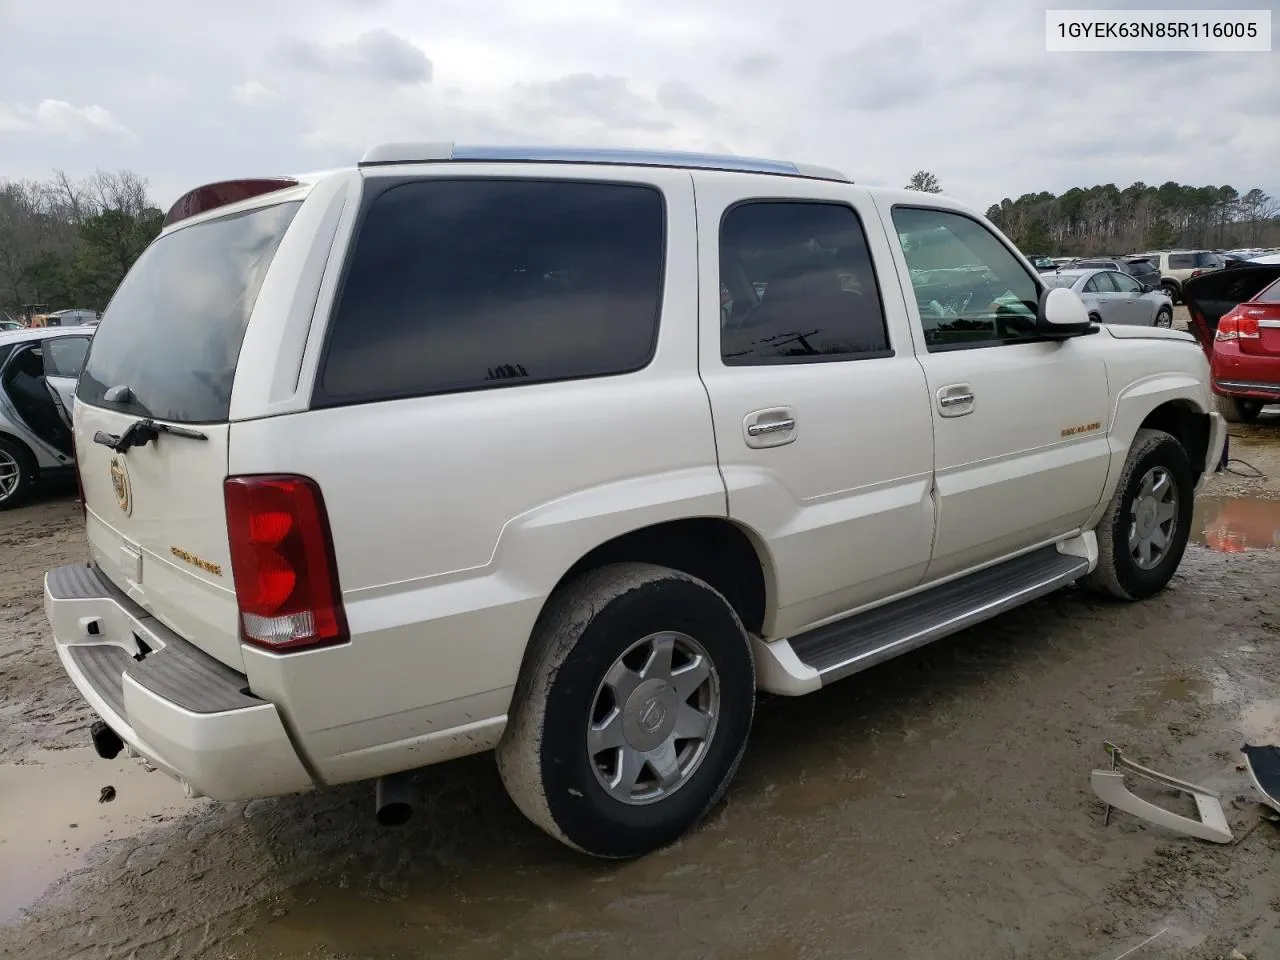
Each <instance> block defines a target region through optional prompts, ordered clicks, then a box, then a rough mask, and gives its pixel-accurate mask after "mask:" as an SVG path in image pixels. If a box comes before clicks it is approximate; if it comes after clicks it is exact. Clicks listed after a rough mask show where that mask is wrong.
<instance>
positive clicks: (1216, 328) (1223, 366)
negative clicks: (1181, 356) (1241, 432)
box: [1182, 264, 1280, 423]
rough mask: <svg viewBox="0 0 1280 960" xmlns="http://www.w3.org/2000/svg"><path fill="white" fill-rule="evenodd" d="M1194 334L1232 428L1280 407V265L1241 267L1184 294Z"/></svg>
mask: <svg viewBox="0 0 1280 960" xmlns="http://www.w3.org/2000/svg"><path fill="white" fill-rule="evenodd" d="M1182 294H1183V299H1184V300H1185V302H1186V304H1187V309H1188V311H1189V312H1190V314H1191V327H1190V329H1191V333H1192V335H1194V336H1195V338H1196V339H1197V340H1199V341H1200V345H1201V346H1202V347H1203V348H1204V350H1205V353H1207V354H1208V355H1209V366H1210V368H1211V370H1212V374H1213V381H1212V382H1213V391H1214V393H1216V394H1217V395H1218V410H1219V411H1220V412H1221V413H1222V416H1223V417H1224V418H1225V419H1227V420H1228V421H1230V422H1232V423H1248V422H1250V421H1252V420H1256V419H1257V418H1258V414H1260V413H1261V412H1262V408H1263V407H1264V406H1266V405H1267V404H1270V403H1280V264H1241V265H1240V266H1238V267H1235V268H1231V269H1225V270H1218V271H1215V272H1214V273H1210V274H1205V275H1202V276H1199V277H1195V278H1193V279H1191V280H1188V281H1187V282H1186V283H1185V284H1184V285H1183V288H1182Z"/></svg>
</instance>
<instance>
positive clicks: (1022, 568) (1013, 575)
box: [791, 546, 1089, 685]
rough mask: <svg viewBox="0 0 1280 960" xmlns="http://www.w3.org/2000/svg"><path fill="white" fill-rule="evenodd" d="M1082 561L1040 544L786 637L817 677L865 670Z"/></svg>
mask: <svg viewBox="0 0 1280 960" xmlns="http://www.w3.org/2000/svg"><path fill="white" fill-rule="evenodd" d="M1088 570H1089V561H1088V560H1085V559H1084V558H1083V557H1073V556H1068V555H1066V554H1062V553H1059V552H1058V549H1057V547H1053V546H1049V547H1042V548H1041V549H1039V550H1036V551H1033V552H1032V553H1028V554H1024V555H1023V556H1021V557H1015V558H1014V559H1013V560H1008V561H1005V562H1004V563H1000V564H997V565H996V566H994V567H988V568H987V569H985V570H979V571H978V572H977V573H971V574H969V575H968V576H965V577H960V578H959V579H957V580H952V581H949V582H948V583H944V584H943V585H942V586H940V587H935V588H933V589H931V590H926V591H924V592H923V593H916V594H913V595H911V596H909V597H904V598H902V599H901V600H895V601H894V602H893V603H888V604H885V605H884V606H882V607H876V608H875V609H873V610H868V611H867V612H866V613H860V614H856V615H855V616H852V617H848V618H847V619H844V620H838V621H836V622H835V623H829V624H827V625H826V626H822V627H818V628H817V629H814V630H809V631H807V632H805V633H802V634H798V635H797V636H794V637H792V638H791V648H792V649H793V650H794V651H795V654H796V656H797V657H799V658H800V661H801V662H802V663H804V664H805V665H806V666H808V667H810V668H812V669H814V670H816V671H817V672H818V674H819V675H820V676H821V677H822V682H823V684H824V685H825V684H828V683H832V682H834V681H836V680H840V679H842V678H844V677H847V676H849V675H850V674H854V673H857V672H858V671H860V670H866V669H867V668H868V667H873V666H875V665H876V664H877V663H881V662H883V661H885V660H888V659H890V658H892V657H896V656H898V654H900V653H906V652H907V651H908V650H914V649H915V648H916V647H922V646H924V645H925V644H926V643H931V642H932V641H934V640H938V639H940V638H942V637H945V636H947V635H949V634H952V633H956V632H958V631H960V630H963V629H965V628H966V627H971V626H973V625H974V624H975V623H981V622H982V621H983V620H987V619H990V618H991V617H994V616H997V615H998V614H1001V613H1004V612H1005V611H1006V610H1011V609H1013V608H1014V607H1017V606H1021V605H1022V604H1024V603H1026V602H1027V601H1028V600H1034V599H1035V598H1036V597H1041V596H1044V595H1045V594H1047V593H1052V592H1053V591H1054V590H1057V589H1059V588H1060V587H1064V586H1066V585H1067V584H1069V583H1071V582H1073V581H1075V580H1078V579H1079V578H1080V577H1082V576H1084V575H1085V573H1087V572H1088Z"/></svg>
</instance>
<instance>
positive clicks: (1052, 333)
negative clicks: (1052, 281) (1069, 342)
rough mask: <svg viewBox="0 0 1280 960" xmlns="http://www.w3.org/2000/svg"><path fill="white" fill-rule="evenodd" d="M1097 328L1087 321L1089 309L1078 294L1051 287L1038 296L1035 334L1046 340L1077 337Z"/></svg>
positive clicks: (1063, 288)
mask: <svg viewBox="0 0 1280 960" xmlns="http://www.w3.org/2000/svg"><path fill="white" fill-rule="evenodd" d="M1096 329H1097V327H1095V326H1094V325H1093V321H1092V320H1090V319H1089V308H1088V307H1086V306H1085V305H1084V301H1083V300H1081V299H1080V294H1078V293H1076V292H1075V291H1074V290H1068V289H1067V288H1066V287H1053V288H1051V289H1049V290H1046V291H1045V292H1044V293H1043V294H1041V295H1040V303H1039V305H1038V307H1037V308H1036V333H1037V334H1039V335H1040V336H1042V337H1045V338H1046V339H1058V338H1065V337H1078V336H1080V335H1082V334H1086V333H1093V332H1094V331H1095V330H1096Z"/></svg>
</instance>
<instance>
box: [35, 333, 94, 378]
mask: <svg viewBox="0 0 1280 960" xmlns="http://www.w3.org/2000/svg"><path fill="white" fill-rule="evenodd" d="M88 352H89V338H88V337H58V338H57V339H55V340H50V341H48V342H47V343H45V345H44V372H45V376H49V377H67V378H69V379H75V378H76V377H78V376H80V368H81V367H83V366H84V357H85V354H86V353H88Z"/></svg>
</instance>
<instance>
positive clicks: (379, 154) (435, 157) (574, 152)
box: [359, 143, 853, 183]
mask: <svg viewBox="0 0 1280 960" xmlns="http://www.w3.org/2000/svg"><path fill="white" fill-rule="evenodd" d="M446 161H453V162H470V163H598V164H620V165H628V166H644V167H696V168H698V169H700V170H728V171H734V172H739V173H770V174H774V175H777V176H783V177H806V178H808V179H810V180H836V181H839V182H841V183H852V182H853V181H852V180H851V179H850V178H849V177H847V176H845V175H844V174H843V173H841V172H840V171H839V170H833V169H831V168H829V167H817V166H812V165H810V164H807V163H791V162H790V161H787V160H761V159H757V158H755V157H737V156H732V155H730V154H714V153H688V152H684V151H680V150H630V149H611V148H593V147H500V146H493V147H485V146H455V145H454V144H452V143H381V144H378V145H377V146H375V147H371V148H370V149H369V150H368V151H367V152H366V153H365V155H364V156H363V157H361V158H360V163H359V165H360V166H361V167H377V166H389V165H393V164H402V163H444V162H446Z"/></svg>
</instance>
